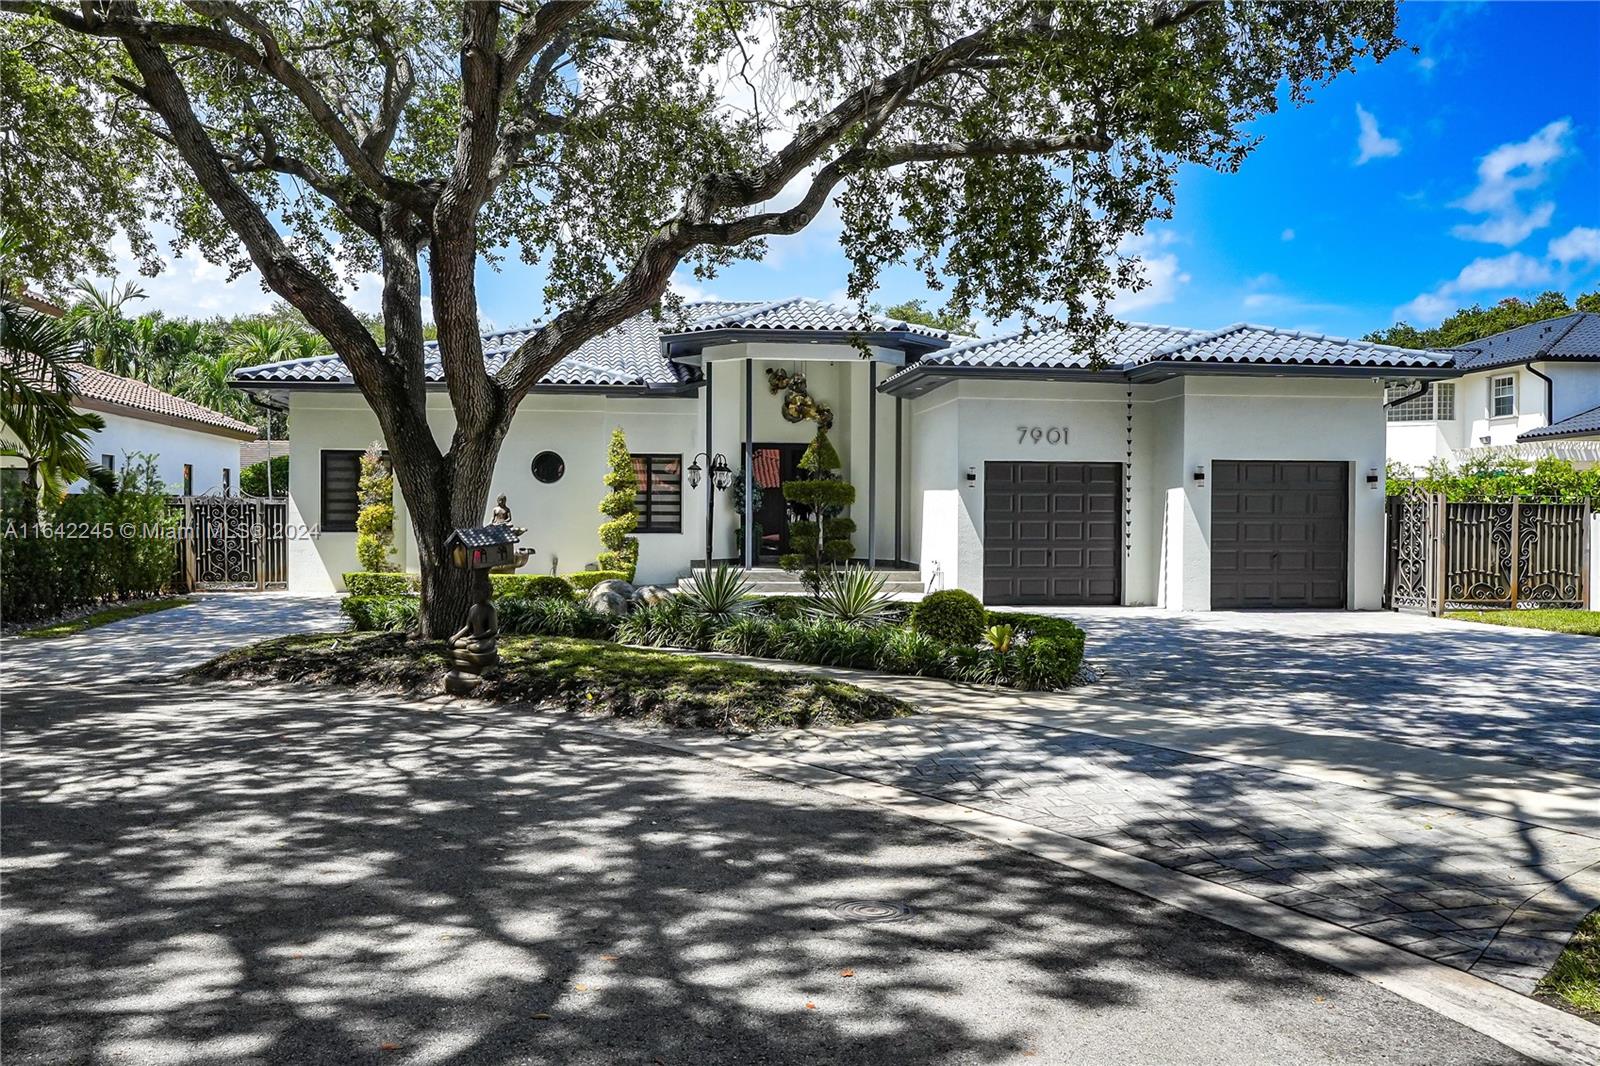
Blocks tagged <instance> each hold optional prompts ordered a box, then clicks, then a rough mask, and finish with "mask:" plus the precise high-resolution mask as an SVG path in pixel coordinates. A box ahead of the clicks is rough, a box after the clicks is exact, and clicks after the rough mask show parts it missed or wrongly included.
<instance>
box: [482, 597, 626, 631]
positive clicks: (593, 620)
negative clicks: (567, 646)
mask: <svg viewBox="0 0 1600 1066" xmlns="http://www.w3.org/2000/svg"><path fill="white" fill-rule="evenodd" d="M495 612H496V614H498V615H499V618H500V630H501V632H503V633H515V634H521V635H524V636H544V637H588V638H605V637H610V636H611V635H612V634H613V633H614V632H616V625H617V624H616V619H615V618H612V617H611V616H610V615H606V614H601V613H600V612H599V611H596V610H593V609H591V608H589V607H587V606H585V605H584V604H581V603H575V602H573V600H572V599H570V598H568V597H563V596H526V597H523V596H511V597H507V598H506V599H503V600H497V601H495Z"/></svg>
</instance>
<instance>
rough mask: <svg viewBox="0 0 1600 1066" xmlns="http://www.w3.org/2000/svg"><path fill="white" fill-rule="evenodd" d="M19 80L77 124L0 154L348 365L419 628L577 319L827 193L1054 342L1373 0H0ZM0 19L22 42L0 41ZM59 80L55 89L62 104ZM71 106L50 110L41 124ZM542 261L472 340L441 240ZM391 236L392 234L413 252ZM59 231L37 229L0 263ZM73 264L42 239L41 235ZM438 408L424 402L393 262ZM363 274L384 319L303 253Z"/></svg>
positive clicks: (1294, 92) (860, 258)
mask: <svg viewBox="0 0 1600 1066" xmlns="http://www.w3.org/2000/svg"><path fill="white" fill-rule="evenodd" d="M0 10H4V11H6V12H9V13H11V16H12V17H10V18H8V19H7V20H6V22H5V26H4V33H5V40H4V41H3V42H0V49H4V50H6V51H7V52H8V54H10V53H13V52H14V53H16V54H17V55H19V56H20V57H21V58H18V59H16V60H15V63H16V64H17V66H18V70H19V72H20V73H19V80H24V79H32V80H33V81H35V82H39V83H43V84H45V85H47V86H48V92H46V93H44V94H43V96H42V97H41V96H40V94H38V93H35V94H33V95H32V96H29V97H27V98H26V99H25V100H24V101H23V103H22V104H21V105H20V106H22V107H23V108H29V109H31V110H29V111H28V112H27V114H25V115H24V116H23V117H24V118H26V119H27V121H29V122H30V123H34V124H35V125H37V124H39V123H43V122H46V121H49V119H50V114H49V112H50V109H51V108H52V107H53V108H55V109H56V110H57V111H63V110H65V111H70V115H69V116H67V119H68V120H69V121H70V122H71V123H72V124H73V125H72V126H71V128H74V129H77V130H80V131H88V130H91V129H92V130H93V131H94V134H95V136H94V137H93V138H92V140H93V142H94V145H95V148H96V149H97V151H96V152H94V153H89V152H86V151H85V150H83V149H82V148H80V147H77V146H76V145H75V144H61V143H60V139H59V138H55V139H51V138H43V139H41V140H40V142H39V144H38V146H37V147H36V146H35V145H34V144H32V143H28V142H27V141H26V140H24V142H23V145H22V151H23V152H24V153H30V154H31V153H35V152H37V153H39V154H40V155H43V156H45V158H43V159H38V160H30V162H32V163H34V164H35V165H33V166H31V167H29V168H19V169H18V170H16V171H15V172H14V174H13V175H12V178H13V180H14V181H15V182H16V183H17V185H18V186H19V187H18V188H16V189H15V190H11V191H8V193H7V196H8V198H9V199H8V201H7V202H21V203H26V202H28V200H29V198H30V197H31V196H34V195H36V194H37V195H40V196H43V195H47V193H46V191H45V190H42V189H39V188H38V186H39V185H40V184H42V183H43V182H45V181H47V180H49V179H50V177H51V176H52V175H53V174H54V173H56V172H57V171H58V170H59V169H61V168H63V167H73V168H78V170H79V174H77V175H76V176H75V177H74V179H73V186H74V189H73V191H74V194H75V198H76V204H75V210H77V211H79V212H80V213H84V214H88V215H91V216H98V217H99V218H102V219H116V220H118V221H119V222H121V223H123V224H124V225H125V226H126V225H135V224H136V223H135V222H134V221H133V220H131V219H129V218H128V217H127V216H128V214H129V210H130V209H129V207H128V205H129V204H130V203H137V204H138V205H139V210H140V211H142V212H143V213H144V214H145V215H147V216H148V217H150V218H153V219H156V220H159V221H162V222H165V223H167V224H170V225H171V226H172V227H173V228H174V229H175V230H176V233H177V243H178V245H179V247H182V248H192V249H195V250H197V251H198V253H199V254H201V255H204V256H206V257H207V258H208V259H211V260H213V261H215V262H219V263H225V264H228V265H229V266H230V267H232V268H235V269H243V268H244V266H245V265H246V264H247V263H253V264H254V266H255V267H256V269H258V270H259V271H260V272H261V275H262V277H263V279H264V280H265V282H266V284H267V285H268V286H269V287H270V288H271V289H272V290H273V291H274V292H276V293H278V294H279V295H280V296H281V297H283V299H285V300H287V301H288V302H289V303H291V304H292V305H294V307H295V308H296V309H297V310H299V311H300V312H301V313H302V314H304V315H305V317H306V318H307V320H308V321H309V322H310V323H311V324H312V325H313V326H314V327H315V328H316V329H317V330H318V331H319V332H320V333H321V334H322V335H323V336H324V337H326V338H327V340H328V341H329V343H330V344H331V345H332V347H333V349H334V350H335V351H336V352H338V354H339V355H340V357H341V358H342V359H343V360H344V362H345V364H346V366H347V367H348V368H349V370H350V372H351V374H352V376H353V378H354V380H355V382H356V384H357V386H358V387H359V388H360V389H361V390H362V392H363V393H364V394H365V395H366V397H367V399H368V401H369V403H370V404H371V406H372V408H373V411H374V413H375V414H376V416H377V418H378V421H379V424H380V426H381V428H382V431H383V435H384V439H385V443H386V444H387V446H388V448H389V451H390V454H391V456H393V459H394V463H395V474H396V478H397V481H398V483H399V485H400V488H401V491H402V493H403V495H404V497H405V502H406V505H407V507H408V510H409V511H410V514H411V517H412V520H413V523H414V528H415V529H416V530H417V544H418V555H419V558H420V561H421V569H422V591H423V600H424V626H423V631H424V633H425V634H430V635H431V634H438V633H441V632H448V631H450V630H452V629H454V628H455V626H456V625H457V624H458V623H459V616H460V615H461V613H463V612H464V611H465V608H466V604H467V602H468V584H467V581H466V579H465V577H464V576H463V575H462V574H460V573H457V572H455V571H452V570H451V569H450V568H449V567H448V565H447V563H446V561H445V558H444V555H443V551H442V545H443V541H444V538H445V536H446V535H447V534H448V532H449V530H450V528H451V527H452V526H453V525H470V524H475V523H476V522H478V521H481V519H482V515H483V512H484V508H485V505H486V503H487V495H488V490H489V479H490V475H491V472H492V471H493V469H494V463H495V459H496V457H497V455H498V452H499V449H500V445H501V442H502V441H503V439H504V437H505V434H506V432H507V430H508V428H509V426H510V419H511V416H512V414H513V413H514V411H515V410H516V407H517V404H518V403H519V402H520V401H521V400H522V398H523V397H524V396H525V395H526V394H527V392H528V390H529V389H530V388H531V387H532V386H533V385H534V384H535V383H536V382H537V381H539V380H540V378H541V377H543V376H544V374H545V373H546V372H547V371H548V370H550V369H551V368H552V367H553V366H554V365H555V364H556V363H557V362H559V361H560V360H561V359H562V358H563V357H564V356H566V355H567V354H568V353H570V352H572V351H574V350H575V349H576V348H577V347H578V346H579V345H581V344H583V343H584V342H585V341H587V340H588V339H589V338H591V337H594V336H596V335H597V334H599V333H601V332H603V331H604V330H606V329H609V328H611V327H612V326H615V325H617V324H618V323H620V322H622V321H624V320H625V319H627V318H629V317H631V316H633V315H636V314H639V313H641V312H642V311H645V310H646V309H648V308H650V307H651V306H653V305H656V304H658V303H660V302H662V301H663V299H664V298H665V300H666V302H667V303H668V304H669V308H668V310H669V312H671V311H672V310H673V308H672V307H671V306H670V305H671V304H672V303H673V302H674V301H673V300H672V298H671V297H668V296H667V290H668V286H669V284H670V282H671V279H672V276H673V274H674V272H675V271H677V270H678V269H679V268H680V267H688V268H690V269H692V270H694V271H695V272H696V273H697V274H698V275H699V276H701V277H706V276H709V275H710V274H712V273H714V272H715V271H716V270H717V269H718V268H719V267H720V266H722V265H725V264H727V263H729V262H730V261H732V260H735V259H739V258H754V257H759V256H760V255H762V254H763V253H764V251H765V248H766V242H767V241H768V240H769V239H772V238H778V237H783V236H786V235H789V234H793V233H796V232H798V231H799V230H801V229H803V228H805V227H806V226H807V225H809V224H810V223H811V222H812V220H814V219H815V218H816V217H817V215H818V214H819V212H821V211H822V210H823V208H824V207H825V206H826V205H827V204H828V203H829V202H830V201H833V202H835V203H837V205H838V207H839V211H840V215H841V217H842V220H843V226H844V234H843V247H844V250H845V252H846V254H847V255H848V257H849V260H850V263H851V270H850V276H849V278H848V287H849V292H850V294H851V296H852V297H853V298H854V299H857V300H859V301H862V303H863V305H864V304H865V301H866V300H867V299H868V298H869V297H870V295H871V294H872V292H873V291H874V289H875V286H876V283H877V279H878V276H879V274H880V272H881V271H882V269H883V268H884V267H885V266H886V265H888V264H892V263H897V262H904V263H910V264H913V265H915V266H916V267H917V268H919V269H920V270H922V271H923V272H924V274H925V275H926V277H927V278H928V284H929V286H930V288H936V289H937V288H940V287H941V286H946V285H947V287H948V292H949V298H948V300H947V301H946V303H947V306H948V307H950V308H952V309H954V310H955V311H956V312H957V313H959V314H961V315H962V316H963V317H964V316H965V315H966V314H968V313H969V312H971V311H981V312H982V313H983V314H985V315H986V316H988V317H989V318H991V319H995V320H999V319H1004V318H1009V317H1012V316H1014V315H1015V316H1020V317H1021V318H1023V319H1024V320H1041V319H1046V318H1056V319H1059V320H1061V321H1064V322H1065V323H1066V324H1068V325H1069V326H1071V327H1073V328H1075V329H1076V330H1077V331H1078V335H1079V337H1080V338H1081V339H1080V343H1082V344H1083V345H1084V347H1085V349H1086V350H1088V348H1089V346H1090V345H1092V344H1093V342H1094V339H1095V337H1094V335H1095V334H1096V333H1097V332H1098V331H1100V330H1103V329H1105V328H1108V327H1109V325H1110V323H1111V316H1110V314H1109V312H1108V311H1107V309H1106V305H1107V302H1108V301H1109V299H1110V297H1111V296H1112V295H1113V293H1115V292H1116V291H1117V290H1119V289H1128V288H1137V287H1139V285H1140V283H1141V278H1140V275H1139V269H1138V265H1137V262H1136V261H1135V260H1133V259H1132V258H1130V257H1129V255H1128V254H1126V253H1125V251H1124V250H1125V249H1126V248H1127V247H1128V241H1129V239H1130V238H1132V237H1133V236H1135V235H1137V234H1139V233H1141V232H1143V230H1144V227H1145V226H1146V224H1147V223H1149V222H1150V221H1151V220H1152V219H1156V218H1162V217H1166V216H1167V215H1168V214H1169V213H1170V211H1171V205H1172V202H1173V198H1174V195H1175V191H1176V188H1175V179H1176V175H1177V172H1178V168H1179V167H1180V166H1181V165H1182V164H1184V163H1190V164H1196V165H1201V166H1207V167H1213V168H1216V169H1219V170H1232V169H1234V168H1236V167H1238V166H1239V165H1240V164H1241V162H1242V161H1243V160H1244V159H1245V157H1246V156H1247V155H1248V154H1249V152H1250V150H1251V148H1252V147H1253V146H1254V144H1255V137H1254V136H1253V134H1251V133H1250V132H1248V129H1247V127H1248V123H1249V122H1250V121H1251V120H1252V119H1254V118H1256V117H1258V116H1260V115H1262V114H1264V113H1267V112H1270V111H1273V110H1276V109H1277V107H1278V106H1279V104H1280V100H1283V99H1287V100H1289V101H1292V102H1294V103H1297V104H1298V103H1303V102H1305V101H1307V100H1309V99H1310V97H1311V94H1312V93H1313V92H1314V91H1315V90H1316V89H1317V88H1318V87H1320V86H1321V85H1322V84H1323V83H1325V82H1326V81H1327V80H1328V79H1329V78H1331V77H1333V76H1335V75H1336V74H1338V73H1341V72H1344V71H1347V70H1350V69H1352V68H1353V67H1354V66H1355V65H1356V63H1357V62H1358V61H1359V60H1362V59H1369V58H1371V59H1382V58H1383V57H1385V56H1387V55H1389V54H1390V53H1392V52H1393V51H1394V50H1395V49H1396V48H1398V47H1399V46H1400V41H1399V40H1398V38H1397V37H1396V33H1395V7H1394V5H1393V4H1392V3H1369V2H1332V3H1322V4H1306V3H1300V2H1262V0H1253V2H1245V0H1224V2H1216V3H1202V2H1191V0H1137V2H1127V0H1116V2H1113V0H1094V2H1089V0H1074V2H1066V0H1060V2H1046V0H1034V2H1028V3H1001V2H998V0H928V2H925V3H918V4H907V3H905V2H903V0H861V2H858V3H853V4H840V3H837V2H835V0H785V2H777V0H773V2H760V0H750V2H730V0H672V2H665V0H662V2H652V0H595V2H581V0H547V2H543V3H540V2H529V3H516V4H513V3H509V2H480V3H467V4H463V3H459V2H453V0H421V2H413V0H305V2H303V3H296V4H246V3H240V2H232V0H203V2H202V0H189V2H187V3H161V4H156V3H139V2H136V0H118V2H114V3H96V4H88V5H69V4H66V3H56V2H50V0H0ZM24 45H25V46H26V47H23V46H24ZM86 111H87V112H92V116H87V117H86V116H85V114H84V112H86ZM73 140H74V141H76V140H78V138H73ZM510 248H515V249H517V250H518V252H519V254H521V255H522V257H523V258H524V259H525V260H527V261H528V262H531V263H537V264H540V265H541V266H543V267H544V268H545V272H546V277H547V279H548V280H547V282H546V285H545V288H544V292H543V297H544V303H545V306H544V307H543V308H541V309H538V310H539V312H540V314H539V321H540V326H539V328H537V329H534V330H532V331H530V333H529V336H528V338H527V340H526V342H525V343H523V344H522V345H521V346H520V347H519V348H518V349H517V350H516V351H514V352H512V353H511V354H510V355H509V356H508V357H507V358H506V359H505V360H504V361H503V362H502V363H501V364H500V365H499V366H498V367H497V369H496V370H495V372H494V373H493V374H491V373H489V371H488V369H487V367H486V364H485V360H484V357H483V346H482V342H481V335H480V331H479V318H478V309H477V296H476V280H475V271H476V269H477V267H478V263H479V261H480V259H490V260H493V259H494V258H497V257H498V256H500V255H502V254H504V251H505V250H506V249H510ZM424 251H426V257H425V259H424V257H423V252H424ZM71 258H72V254H71V252H70V250H69V249H68V247H67V246H66V245H64V244H63V243H62V242H60V241H58V240H54V239H50V240H47V241H46V243H45V245H44V246H41V247H40V248H38V249H35V250H33V251H32V252H30V254H29V256H28V259H29V266H30V272H31V273H33V274H34V275H36V276H39V275H42V274H45V273H51V274H59V273H61V272H62V271H63V270H64V269H66V267H65V266H64V265H63V262H64V261H65V260H70V259H71ZM74 265H75V264H74ZM424 269H426V271H427V272H428V277H429V283H430V284H429V288H430V295H431V297H432V301H433V308H434V314H435V316H436V318H437V323H438V340H439V355H440V359H441V362H442V366H443V372H444V377H445V379H446V383H447V385H448V387H449V391H450V395H451V402H452V409H453V413H454V416H455V429H454V433H453V436H452V437H451V438H450V440H449V443H448V444H447V445H446V446H444V447H440V446H439V445H437V444H436V443H435V439H434V435H433V433H432V432H431V430H430V427H429V426H428V423H427V412H426V407H425V404H424V402H423V396H422V394H423V375H422V366H423V350H422V345H423V340H424V330H423V326H422V322H421V283H422V271H423V270H424ZM363 271H376V272H378V273H380V274H381V276H382V277H383V319H384V321H383V340H382V341H381V343H380V342H378V341H376V340H374V338H373V335H372V333H371V332H370V331H368V330H367V329H366V328H365V326H364V324H363V323H362V322H361V320H360V319H359V317H358V316H357V315H356V314H355V312H354V311H353V310H352V309H351V308H350V307H349V306H348V305H347V304H346V303H345V302H344V301H343V299H342V298H341V296H340V295H339V293H340V288H339V286H338V285H337V284H336V280H337V279H338V278H340V277H342V276H343V277H347V276H350V275H353V274H354V273H357V272H363Z"/></svg>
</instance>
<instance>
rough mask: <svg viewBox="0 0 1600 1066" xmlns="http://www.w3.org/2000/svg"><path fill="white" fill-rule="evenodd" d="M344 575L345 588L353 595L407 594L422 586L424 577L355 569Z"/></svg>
mask: <svg viewBox="0 0 1600 1066" xmlns="http://www.w3.org/2000/svg"><path fill="white" fill-rule="evenodd" d="M343 576H344V590H345V591H346V592H348V593H349V594H350V595H352V596H407V595H410V594H412V593H415V592H417V591H418V590H419V589H421V588H422V578H421V577H420V576H418V575H416V574H400V573H395V572H394V571H386V572H384V573H381V574H374V573H370V572H367V571H354V572H352V573H348V574H345V575H343Z"/></svg>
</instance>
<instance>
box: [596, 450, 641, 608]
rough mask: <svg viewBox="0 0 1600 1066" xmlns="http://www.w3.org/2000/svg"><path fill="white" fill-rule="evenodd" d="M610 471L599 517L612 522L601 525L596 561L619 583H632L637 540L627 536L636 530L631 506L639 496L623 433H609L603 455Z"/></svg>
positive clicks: (636, 556)
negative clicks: (618, 576)
mask: <svg viewBox="0 0 1600 1066" xmlns="http://www.w3.org/2000/svg"><path fill="white" fill-rule="evenodd" d="M606 462H607V464H608V466H609V469H608V470H607V471H606V476H605V484H606V488H608V489H610V490H611V491H610V492H608V493H607V494H606V496H605V498H604V499H602V500H601V501H600V513H601V514H603V515H608V516H610V518H611V521H609V522H603V523H601V525H600V543H601V544H603V545H605V549H606V550H605V551H603V552H601V553H600V555H599V557H598V558H597V559H596V561H597V562H598V563H599V564H600V569H602V570H615V571H617V572H619V573H621V574H622V575H623V577H622V580H624V581H632V580H633V573H634V570H635V569H637V567H638V565H639V539H638V538H637V537H630V536H628V534H629V533H632V532H633V531H634V530H635V529H637V528H638V527H639V515H638V514H637V513H636V512H635V511H634V503H635V500H636V498H637V497H638V495H639V478H638V475H637V474H635V473H634V472H633V456H632V455H631V454H630V453H629V452H628V441H627V438H626V437H624V436H623V435H622V430H620V429H614V430H612V431H611V448H610V450H609V451H608V452H607V453H606Z"/></svg>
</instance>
